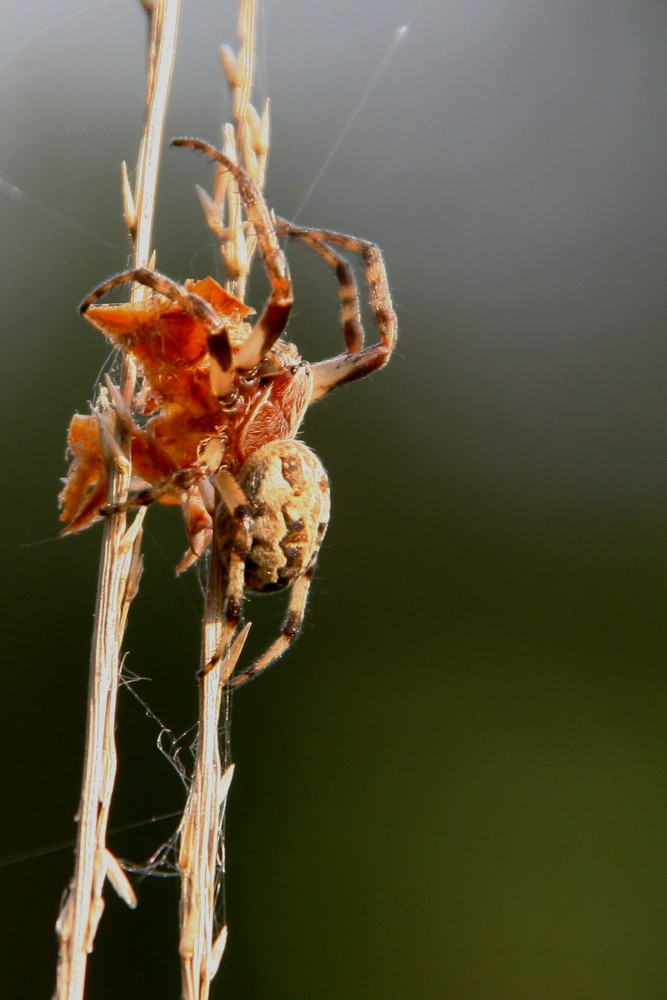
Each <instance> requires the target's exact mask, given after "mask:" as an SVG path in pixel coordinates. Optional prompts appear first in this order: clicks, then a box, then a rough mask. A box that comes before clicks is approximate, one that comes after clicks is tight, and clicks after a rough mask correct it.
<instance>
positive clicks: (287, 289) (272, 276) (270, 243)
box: [171, 139, 294, 370]
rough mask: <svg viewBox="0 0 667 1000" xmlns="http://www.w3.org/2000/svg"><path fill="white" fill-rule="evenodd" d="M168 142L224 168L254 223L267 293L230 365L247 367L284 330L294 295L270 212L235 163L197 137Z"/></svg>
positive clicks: (263, 353)
mask: <svg viewBox="0 0 667 1000" xmlns="http://www.w3.org/2000/svg"><path fill="white" fill-rule="evenodd" d="M171 144H172V146H189V147H190V148H191V149H196V150H199V152H201V153H206V155H207V156H209V157H210V158H211V159H212V160H215V162H216V163H219V164H220V165H221V166H222V167H224V168H225V170H228V171H229V172H230V173H231V174H232V176H233V177H234V180H235V181H236V185H237V187H238V190H239V194H240V196H241V199H242V201H243V204H244V207H245V210H246V214H247V216H248V219H249V220H250V222H251V223H252V225H253V226H254V227H255V234H256V236H257V243H258V246H259V250H260V253H261V256H262V261H263V263H264V268H265V270H266V274H267V277H268V279H269V283H270V285H271V294H270V295H269V298H268V301H267V303H266V305H265V306H264V310H263V312H262V315H261V316H260V318H259V319H258V321H257V323H256V324H255V326H254V327H253V330H252V333H251V334H250V336H249V337H248V338H247V340H246V341H245V342H244V343H243V344H242V345H241V346H240V348H239V349H238V351H237V353H236V355H235V357H234V368H237V369H239V368H240V369H246V370H250V369H252V368H255V367H256V366H257V365H258V364H259V363H260V361H261V360H262V359H263V358H265V357H266V355H267V354H268V353H269V351H270V350H271V348H272V347H273V345H274V344H275V342H276V341H277V340H278V338H279V337H280V336H281V335H282V334H283V333H284V331H285V328H286V326H287V319H288V317H289V314H290V310H291V308H292V303H293V301H294V297H293V294H292V281H291V278H290V274H289V268H288V266H287V261H286V259H285V254H284V253H283V251H282V249H281V247H280V244H279V243H278V237H277V235H276V229H275V225H274V223H273V219H272V218H271V214H270V212H269V210H268V208H267V205H266V202H265V201H264V196H263V195H262V192H261V191H260V190H259V188H258V187H257V185H256V184H255V182H254V181H253V179H252V178H251V177H250V176H249V175H248V174H247V173H246V172H245V170H243V169H242V168H241V167H239V165H238V163H235V162H234V161H233V160H230V159H229V157H228V156H225V154H224V153H222V152H220V150H219V149H216V148H215V146H211V145H209V143H207V142H203V141H202V140H201V139H172V141H171Z"/></svg>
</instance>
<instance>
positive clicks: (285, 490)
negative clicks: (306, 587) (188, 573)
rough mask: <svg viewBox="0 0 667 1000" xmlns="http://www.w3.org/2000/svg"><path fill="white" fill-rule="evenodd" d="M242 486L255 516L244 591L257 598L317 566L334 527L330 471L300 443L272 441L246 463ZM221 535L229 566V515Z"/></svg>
mask: <svg viewBox="0 0 667 1000" xmlns="http://www.w3.org/2000/svg"><path fill="white" fill-rule="evenodd" d="M237 481H238V484H239V486H240V487H241V489H242V490H243V492H244V494H245V495H246V497H247V499H248V505H249V507H250V510H251V512H252V517H251V528H250V533H251V539H250V547H249V549H248V551H247V554H246V557H245V588H246V589H247V590H252V591H254V592H256V593H271V592H273V591H276V590H282V589H283V588H285V587H288V586H289V585H290V584H292V583H294V581H295V580H296V579H298V578H299V577H301V576H303V575H304V574H307V573H310V572H312V570H313V568H314V566H315V562H316V560H317V555H318V552H319V548H320V545H321V543H322V539H323V537H324V533H325V531H326V529H327V525H328V523H329V510H330V493H329V479H328V476H327V474H326V471H325V469H324V467H323V465H322V463H321V462H320V460H319V458H318V457H317V455H315V453H314V452H312V451H311V450H310V448H307V447H306V445H305V444H302V443H301V441H294V440H283V441H271V442H270V443H269V444H266V445H264V446H263V447H262V448H260V449H259V450H258V451H257V452H255V454H254V455H252V456H251V457H250V458H249V459H248V460H247V462H246V463H245V464H244V465H243V466H242V468H241V470H240V472H239V474H238V476H237ZM216 534H217V537H218V544H219V545H220V546H221V548H222V553H223V559H224V560H225V561H227V559H228V558H229V551H230V548H231V545H232V541H233V534H234V522H233V518H232V516H231V515H230V514H229V513H228V512H227V511H226V510H224V511H223V512H222V514H221V515H220V516H219V521H218V526H217V532H216Z"/></svg>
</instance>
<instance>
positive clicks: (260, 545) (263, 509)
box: [60, 139, 397, 688]
mask: <svg viewBox="0 0 667 1000" xmlns="http://www.w3.org/2000/svg"><path fill="white" fill-rule="evenodd" d="M173 145H176V146H189V147H192V148H194V149H196V150H200V151H202V152H204V153H205V154H206V155H208V156H209V157H210V158H211V159H212V160H214V161H216V162H218V163H220V164H222V166H223V167H224V168H225V169H226V170H228V171H229V172H230V173H231V174H232V175H233V177H234V180H235V183H236V185H237V187H238V190H239V193H240V196H241V199H242V201H243V203H244V206H245V211H246V214H247V217H248V220H249V221H250V223H251V224H252V226H253V227H254V229H255V233H256V236H257V242H258V247H259V251H260V254H261V257H262V260H263V264H264V268H265V271H266V274H267V276H268V279H269V284H270V294H269V297H268V299H267V301H266V304H265V306H264V309H263V311H262V313H261V315H260V317H259V320H258V321H257V322H256V323H255V325H254V326H253V327H251V326H250V325H249V324H248V323H247V322H246V317H247V315H248V314H249V313H250V312H252V309H250V308H248V306H246V305H244V303H243V302H241V301H240V300H239V299H237V298H236V297H235V296H233V295H231V294H229V293H227V292H225V291H224V290H223V289H222V288H221V287H220V285H219V284H218V283H217V282H216V281H214V279H213V278H206V279H204V280H203V281H192V280H188V281H186V282H185V284H184V285H180V284H178V283H177V282H175V281H172V280H171V279H170V278H167V277H166V276H165V275H163V274H160V273H159V272H157V271H154V270H151V269H149V268H137V269H134V270H130V271H124V272H122V273H121V274H118V275H116V276H114V277H112V278H110V279H109V280H108V281H105V282H103V283H102V284H101V285H99V286H98V287H97V288H95V289H94V290H93V291H92V292H91V293H90V294H89V295H88V296H87V298H86V299H84V301H83V302H82V304H81V306H80V311H81V313H82V314H83V315H85V316H86V318H87V319H88V320H89V321H90V322H91V323H93V325H94V326H96V327H97V328H98V329H100V330H101V331H102V332H103V333H104V334H105V335H106V336H107V338H108V339H109V340H110V341H111V342H112V343H113V344H114V345H115V346H117V347H119V348H120V349H121V350H122V351H124V352H125V353H126V354H128V355H130V356H131V357H132V358H134V360H135V361H136V362H137V364H138V366H139V369H140V372H141V374H142V376H143V385H142V388H141V390H140V391H139V392H138V394H137V396H136V397H135V399H134V400H133V408H134V410H136V411H137V412H138V414H139V415H140V416H141V418H142V420H141V423H139V422H137V421H136V420H135V418H134V416H133V414H132V412H131V410H130V408H129V407H128V406H127V405H126V404H125V403H124V402H123V400H122V398H121V397H120V393H119V392H118V390H117V389H114V388H113V387H112V386H111V385H110V389H109V391H110V393H111V397H112V402H113V409H114V410H115V414H116V419H117V420H118V421H120V424H121V427H122V428H123V429H124V431H125V433H126V434H127V435H128V436H129V439H130V442H131V451H132V470H133V482H132V484H131V488H132V489H133V490H135V491H136V492H134V494H133V495H131V496H130V497H129V498H128V500H127V501H125V503H123V504H117V505H106V497H107V491H108V471H107V470H108V456H109V454H110V448H111V450H112V451H113V435H111V434H110V433H109V430H108V427H107V423H106V422H105V421H107V419H108V418H107V417H105V415H104V414H102V415H100V414H99V413H97V414H91V415H89V416H82V415H80V414H75V415H74V417H73V419H72V422H71V425H70V429H69V434H68V448H69V452H70V454H71V456H72V461H71V465H70V469H69V473H68V476H67V478H66V480H65V485H64V488H63V490H62V492H61V494H60V503H61V507H62V514H61V520H63V521H65V522H66V525H67V526H66V528H65V529H64V532H63V533H71V532H76V531H80V530H81V529H83V528H85V527H87V526H88V525H89V524H91V523H92V522H93V521H95V520H97V519H98V518H99V517H100V516H103V515H107V514H113V513H116V512H118V511H119V510H122V509H127V508H129V507H133V506H138V505H143V504H148V503H152V502H153V501H158V502H160V503H165V504H175V503H180V504H181V506H182V508H183V513H184V519H185V524H186V530H187V534H188V539H189V551H188V552H187V553H186V555H185V557H184V558H183V560H182V561H181V563H180V564H179V566H178V567H177V572H180V571H182V570H183V569H185V568H187V567H188V566H189V565H191V564H192V563H193V562H195V561H196V559H197V558H199V556H200V555H201V554H202V553H203V552H204V551H205V550H206V548H207V547H208V545H209V544H210V543H211V540H212V539H213V544H215V545H217V546H218V551H219V553H220V556H221V561H222V563H223V566H224V567H225V572H226V582H225V587H226V589H225V600H224V606H223V618H224V629H223V642H222V644H221V647H220V650H221V652H220V656H222V655H223V654H224V651H225V649H226V648H227V647H228V645H229V642H230V641H231V639H232V637H233V635H234V633H235V630H236V627H237V625H238V623H239V621H240V619H241V614H242V608H243V599H244V593H245V591H246V590H247V591H253V592H256V593H270V592H273V591H277V590H282V589H284V588H287V587H291V594H290V597H289V602H288V607H287V614H286V618H285V620H284V623H283V626H282V630H281V632H280V634H279V636H278V637H277V638H276V639H275V640H274V642H273V643H272V644H271V645H270V646H269V648H268V649H267V650H266V652H265V653H264V654H263V655H261V656H260V657H259V659H257V660H256V661H255V662H254V663H253V664H252V665H251V666H250V667H248V668H247V669H246V670H244V671H243V672H242V673H240V674H238V675H237V676H236V677H235V678H233V679H232V680H231V681H230V682H229V686H230V687H233V688H235V687H238V686H240V685H241V684H243V683H245V682H246V681H248V680H251V679H252V678H254V677H256V676H257V675H258V674H259V673H261V672H262V671H263V670H265V669H266V667H268V666H269V665H270V664H271V663H273V662H274V661H275V660H276V659H278V657H279V656H281V655H282V654H283V653H284V652H285V651H286V650H287V648H288V647H289V646H290V645H291V644H292V642H293V641H294V640H295V639H296V637H297V636H298V634H299V631H300V629H301V624H302V621H303V615H304V610H305V606H306V601H307V597H308V589H309V587H310V581H311V579H312V576H313V572H314V569H315V563H316V560H317V556H318V552H319V548H320V545H321V543H322V539H323V537H324V533H325V531H326V528H327V524H328V520H329V508H330V497H329V481H328V478H327V474H326V472H325V470H324V468H323V466H322V463H321V462H320V460H319V458H318V457H317V456H316V455H315V454H314V452H312V451H311V450H310V449H309V448H308V447H306V445H305V444H303V443H302V442H301V441H299V440H296V434H297V432H298V431H299V428H300V426H301V422H302V420H303V418H304V415H305V412H306V410H307V408H308V407H309V406H310V405H311V403H314V402H317V400H319V399H322V398H323V397H324V396H326V395H327V394H328V393H329V392H331V391H332V390H333V389H335V388H336V387H337V386H339V385H342V384H343V383H345V382H351V381H353V380H355V379H359V378H363V377H364V376H365V375H369V374H370V373H371V372H373V371H375V370H376V369H377V368H381V367H382V366H383V365H384V364H386V362H387V361H388V360H389V357H390V356H391V353H392V351H393V349H394V346H395V343H396V336H397V323H396V316H395V313H394V310H393V306H392V302H391V296H390V293H389V286H388V282H387V276H386V271H385V266H384V261H383V258H382V254H381V252H380V250H379V249H378V247H377V246H375V244H373V243H368V242H366V241H364V240H360V239H357V238H355V237H352V236H344V235H342V234H340V233H334V232H329V231H327V230H320V229H302V228H300V227H297V226H293V225H291V224H290V223H288V222H286V221H285V220H283V219H274V217H273V216H272V215H271V214H270V212H269V210H268V208H267V205H266V203H265V201H264V198H263V195H262V194H261V193H260V191H259V189H258V188H257V185H256V184H255V183H254V181H253V180H252V179H251V178H250V177H249V175H248V174H247V173H246V172H245V171H244V170H243V169H242V168H241V167H240V166H238V165H237V164H236V163H235V162H234V161H232V160H230V159H229V158H228V157H227V156H225V155H224V154H223V153H221V152H220V151H219V150H217V149H215V148H214V147H212V146H210V145H208V144H207V143H205V142H202V141H201V140H198V139H175V140H173ZM280 237H290V238H294V239H299V240H301V241H303V242H304V243H305V244H307V245H309V246H310V247H311V248H312V249H314V250H315V251H316V252H317V253H318V254H319V255H320V256H322V257H323V258H324V260H325V261H326V262H327V263H328V264H329V265H330V266H331V267H333V268H334V270H335V273H336V277H337V280H338V285H339V295H340V301H341V323H342V327H343V334H344V340H345V347H346V349H345V351H344V353H342V354H338V355H337V356H335V357H333V358H329V359H327V360H325V361H319V362H316V363H314V364H310V363H309V362H307V361H304V360H303V359H302V358H301V357H300V356H299V352H298V350H297V348H296V346H295V345H294V344H290V343H288V342H287V341H285V340H284V339H283V333H284V332H285V330H286V326H287V320H288V316H289V313H290V309H291V306H292V285H291V280H290V275H289V269H288V266H287V261H286V259H285V255H284V253H283V251H282V249H281V246H280V242H279V238H280ZM334 247H341V248H343V249H345V250H349V251H352V252H356V253H358V254H360V255H361V258H362V261H363V264H364V269H365V277H366V281H367V284H368V288H369V302H370V305H371V309H372V311H373V314H374V318H375V323H376V326H377V330H378V335H379V341H378V342H377V343H375V344H373V345H372V346H370V347H364V332H363V327H362V324H361V318H360V308H359V297H358V291H357V287H356V283H355V280H354V277H353V274H352V270H351V268H350V265H349V264H348V262H347V261H346V260H345V258H344V257H343V256H341V254H340V253H338V252H337V250H335V249H334ZM127 282H138V283H140V284H142V285H145V286H147V287H148V288H150V289H151V290H152V292H153V294H152V295H150V296H149V297H148V298H146V299H144V300H142V301H139V302H134V303H131V304H124V305H94V303H95V302H96V300H97V299H98V298H100V296H102V295H103V294H104V293H106V292H108V291H110V290H111V289H113V288H115V287H117V286H118V285H122V284H125V283H127ZM109 408H111V407H109ZM146 418H147V419H146ZM110 442H111V443H110ZM212 483H213V484H214V485H212ZM219 658H220V657H216V660H215V662H218V659H219Z"/></svg>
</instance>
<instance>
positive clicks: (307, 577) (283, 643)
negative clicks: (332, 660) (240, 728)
mask: <svg viewBox="0 0 667 1000" xmlns="http://www.w3.org/2000/svg"><path fill="white" fill-rule="evenodd" d="M314 572H315V562H314V561H313V563H312V565H311V566H309V568H308V569H307V570H306V571H305V573H303V574H302V575H301V576H299V577H297V579H296V580H295V581H294V583H293V584H292V592H291V594H290V599H289V604H288V606H287V615H286V617H285V621H284V622H283V627H282V629H281V631H280V635H279V636H278V638H277V639H275V640H274V642H272V643H271V645H270V646H269V648H268V649H267V650H266V652H265V653H263V654H262V656H260V657H259V658H258V659H257V660H255V662H254V663H253V664H251V666H249V667H248V668H247V669H246V670H243V671H241V673H240V674H236V676H235V677H233V678H232V679H231V680H230V681H228V682H227V684H226V688H227V690H234V689H235V688H238V687H241V685H243V684H247V683H248V681H252V680H254V679H255V677H257V676H258V675H259V674H261V673H263V671H264V670H266V668H267V667H270V666H271V664H272V663H275V661H276V660H277V659H278V658H279V657H280V656H282V655H283V653H286V652H287V650H288V649H289V648H290V646H291V645H292V644H293V643H294V641H295V640H296V639H297V638H298V636H299V633H300V632H301V627H302V625H303V616H304V612H305V609H306V602H307V600H308V591H309V590H310V584H311V580H312V578H313V573H314Z"/></svg>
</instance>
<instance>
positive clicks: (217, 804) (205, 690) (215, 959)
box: [178, 0, 269, 1000]
mask: <svg viewBox="0 0 667 1000" xmlns="http://www.w3.org/2000/svg"><path fill="white" fill-rule="evenodd" d="M256 16H257V13H256V3H255V0H241V6H240V11H239V24H238V33H239V37H240V39H241V48H240V51H239V55H238V57H236V56H235V55H234V54H233V52H232V51H231V49H230V48H228V47H227V46H223V48H222V64H223V69H224V71H225V75H226V77H227V82H228V84H229V86H230V88H231V90H232V95H233V118H234V122H233V124H227V125H226V126H225V127H224V130H223V139H224V152H225V154H226V155H227V156H228V157H229V158H230V159H232V160H234V161H235V162H237V163H239V164H240V165H241V166H242V167H243V168H244V169H245V171H246V172H247V173H248V174H249V175H250V176H251V177H252V178H253V180H254V181H255V183H256V184H257V185H258V187H259V188H260V189H261V188H262V187H263V185H264V174H265V167H266V157H267V153H268V145H269V144H268V132H269V121H268V104H267V105H266V106H265V108H264V111H263V114H262V116H261V118H260V116H259V115H258V114H257V112H256V110H255V108H254V107H253V106H252V105H251V104H250V95H251V93H252V87H253V80H254V67H255V24H256ZM198 193H199V197H200V200H201V203H202V207H203V209H204V214H205V217H206V221H207V223H208V225H209V227H210V228H211V230H212V231H213V233H214V234H215V235H216V237H217V239H218V241H219V244H220V252H221V255H222V262H223V266H224V270H225V275H226V284H225V288H226V290H227V291H228V292H230V293H231V294H233V295H236V296H237V297H238V298H240V299H242V300H243V299H244V294H245V286H246V281H247V278H248V274H249V271H250V266H251V263H252V257H253V254H254V252H255V248H256V244H257V241H256V238H255V232H254V229H253V227H252V225H251V224H250V223H248V222H245V221H244V219H243V214H242V212H243V209H242V202H241V197H240V195H239V192H238V189H237V186H236V183H235V181H234V179H233V177H232V175H231V174H230V173H229V172H228V171H227V170H225V169H224V168H223V167H219V168H218V170H217V174H216V180H215V184H214V194H213V197H212V198H211V197H210V196H209V195H208V194H207V193H206V192H205V191H203V190H202V189H198ZM224 601H225V574H224V572H223V567H222V565H221V562H220V556H219V552H218V547H217V546H216V545H212V546H211V556H210V564H209V576H208V584H207V592H206V604H205V609H204V621H203V629H202V645H201V668H202V676H201V677H200V687H199V728H198V736H197V756H196V761H195V770H194V775H193V780H192V784H191V786H190V791H189V795H188V801H187V804H186V807H185V811H184V813H183V820H182V823H181V826H180V831H179V833H180V851H179V858H178V868H179V872H180V876H181V906H180V919H181V935H180V946H179V947H180V954H181V963H182V965H181V970H182V973H181V974H182V985H183V997H184V998H185V1000H206V998H207V997H208V996H209V992H210V983H211V980H212V979H213V977H214V976H215V974H216V972H217V970H218V967H219V965H220V961H221V959H222V955H223V953H224V949H225V943H226V940H227V928H226V927H222V928H220V929H217V927H216V896H217V888H218V882H219V877H220V873H221V871H223V870H224V843H223V839H222V830H223V827H222V820H223V817H224V809H225V802H226V797H227V792H228V790H229V784H230V781H231V777H232V771H233V768H232V767H231V766H230V767H228V768H227V769H226V770H225V771H224V773H223V771H222V764H221V760H220V744H219V728H220V710H221V695H222V689H223V686H224V684H225V683H226V681H227V680H228V679H229V678H230V677H231V675H232V672H233V670H234V668H235V666H236V662H237V660H238V657H239V655H240V653H241V650H242V648H243V644H244V642H245V638H246V636H247V634H248V629H249V628H250V625H249V624H248V625H246V626H245V628H244V629H243V630H242V631H241V632H240V633H239V635H238V637H237V638H236V639H235V641H234V643H233V644H232V647H231V649H230V651H229V654H228V655H227V657H226V658H225V660H224V661H222V662H221V663H220V664H218V665H217V666H216V667H215V668H214V669H212V670H206V671H205V668H206V667H207V665H208V664H210V663H212V662H213V661H214V660H215V658H216V655H217V654H218V651H219V650H220V647H221V643H222V637H223V622H224V615H223V605H224Z"/></svg>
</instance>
